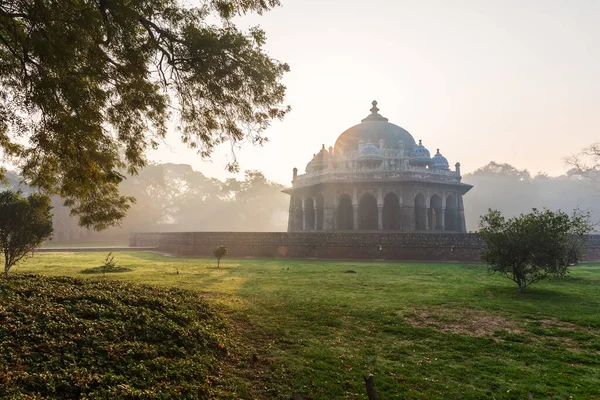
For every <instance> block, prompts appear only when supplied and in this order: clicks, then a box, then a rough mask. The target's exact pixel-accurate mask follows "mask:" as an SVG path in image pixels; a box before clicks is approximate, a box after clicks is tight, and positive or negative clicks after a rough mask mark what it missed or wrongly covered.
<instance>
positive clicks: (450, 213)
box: [445, 194, 458, 231]
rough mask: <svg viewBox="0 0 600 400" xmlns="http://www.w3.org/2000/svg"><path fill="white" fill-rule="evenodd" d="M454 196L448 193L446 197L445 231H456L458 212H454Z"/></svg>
mask: <svg viewBox="0 0 600 400" xmlns="http://www.w3.org/2000/svg"><path fill="white" fill-rule="evenodd" d="M456 209H457V207H456V197H454V195H452V194H451V195H449V196H448V197H446V217H445V218H446V219H445V222H446V224H445V225H446V226H445V228H446V230H447V231H456V230H457V226H458V223H457V222H458V213H457V212H456Z"/></svg>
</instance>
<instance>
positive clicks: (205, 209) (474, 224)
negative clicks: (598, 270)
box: [4, 158, 600, 242]
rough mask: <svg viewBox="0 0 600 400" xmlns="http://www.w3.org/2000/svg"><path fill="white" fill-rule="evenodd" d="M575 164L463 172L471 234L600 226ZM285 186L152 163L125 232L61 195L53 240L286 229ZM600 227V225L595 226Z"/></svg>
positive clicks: (591, 188) (128, 189)
mask: <svg viewBox="0 0 600 400" xmlns="http://www.w3.org/2000/svg"><path fill="white" fill-rule="evenodd" d="M576 161H577V162H578V164H577V165H575V164H572V165H573V168H571V169H570V170H569V171H567V172H566V173H565V174H564V175H561V176H557V177H550V176H548V175H547V174H544V173H538V174H536V175H532V174H530V173H529V171H527V170H525V169H522V170H521V169H518V168H516V167H514V166H512V165H510V164H506V163H497V162H490V163H489V164H487V165H485V166H484V167H481V168H479V169H477V170H475V171H474V172H472V173H469V174H466V175H465V176H464V178H463V181H464V182H466V183H469V184H472V185H473V186H474V187H473V189H472V190H471V191H470V192H469V193H468V194H467V195H466V196H465V200H464V201H465V213H466V219H467V229H468V230H469V231H477V230H478V221H479V219H480V217H481V216H482V215H485V214H486V213H487V211H488V210H489V209H490V208H491V209H494V210H498V211H500V212H501V213H502V215H504V216H505V217H506V218H511V217H515V216H518V215H520V214H525V213H528V212H530V211H531V209H532V208H537V209H544V208H547V209H550V210H559V209H560V210H563V211H565V212H571V211H572V210H574V209H579V210H582V211H585V212H589V214H590V215H591V222H592V223H593V224H596V223H598V222H599V221H600V183H599V180H598V179H596V177H598V176H600V174H598V171H595V170H594V169H593V168H590V166H592V167H593V166H594V165H595V164H593V163H591V164H590V163H588V164H587V165H588V167H587V169H585V168H586V164H585V163H583V159H580V158H578V159H577V160H576ZM6 178H7V181H8V184H7V185H4V186H5V187H6V186H8V187H11V188H13V189H17V188H20V189H21V190H22V191H23V192H24V194H27V193H28V191H31V190H30V189H29V188H28V187H27V186H26V185H23V184H19V183H20V181H21V178H20V176H18V175H17V174H16V173H14V172H10V171H9V172H8V173H7V174H6ZM282 189H283V185H281V184H279V183H276V182H272V181H269V180H268V179H267V178H266V177H265V176H264V175H263V174H262V173H261V172H259V171H246V173H245V176H244V178H243V179H236V178H230V179H226V180H219V179H215V178H209V177H207V176H205V175H204V174H203V173H202V172H199V171H194V170H193V169H192V167H191V166H189V165H185V164H152V165H149V166H147V167H146V168H144V169H143V170H141V171H140V173H139V174H138V175H136V176H132V177H129V178H128V179H126V180H125V181H123V182H122V183H121V185H120V189H119V190H120V192H121V193H122V194H123V195H125V196H132V197H135V198H136V202H135V204H133V206H132V208H131V210H130V211H129V212H128V214H127V216H126V217H125V219H124V220H123V222H122V224H121V227H119V228H110V229H108V230H106V231H103V232H95V231H92V230H88V229H85V228H82V227H80V226H79V225H78V221H77V218H74V217H71V216H70V215H69V209H68V208H67V207H65V206H64V205H63V201H62V199H61V198H59V197H53V198H52V206H53V212H54V221H53V222H54V240H55V241H57V242H76V241H107V240H111V241H114V240H119V241H125V240H127V237H128V234H129V233H130V232H134V231H262V232H266V231H285V230H286V229H287V219H288V205H289V203H288V202H289V198H288V196H287V195H285V194H283V193H281V190H282ZM595 229H596V230H598V225H595Z"/></svg>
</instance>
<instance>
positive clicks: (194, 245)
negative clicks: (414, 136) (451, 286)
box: [129, 231, 600, 262]
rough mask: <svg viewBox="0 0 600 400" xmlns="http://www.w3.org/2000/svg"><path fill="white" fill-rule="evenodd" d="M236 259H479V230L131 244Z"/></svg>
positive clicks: (243, 235) (206, 236)
mask: <svg viewBox="0 0 600 400" xmlns="http://www.w3.org/2000/svg"><path fill="white" fill-rule="evenodd" d="M588 239H589V241H588V249H587V254H586V259H587V260H588V261H600V235H589V236H588ZM220 245H223V246H226V247H227V249H228V251H229V252H228V256H230V257H262V258H320V259H367V260H408V261H410V260H414V261H463V262H479V261H480V258H479V254H480V252H481V249H482V247H483V241H482V239H481V237H480V236H479V235H478V234H476V233H401V232H352V231H348V232H164V233H157V232H141V233H132V234H131V235H130V238H129V246H130V247H131V248H139V247H144V248H153V250H155V251H159V252H164V253H170V254H174V255H179V256H204V257H212V255H213V250H214V249H215V248H216V247H217V246H220Z"/></svg>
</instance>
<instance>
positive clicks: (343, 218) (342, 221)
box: [336, 194, 354, 231]
mask: <svg viewBox="0 0 600 400" xmlns="http://www.w3.org/2000/svg"><path fill="white" fill-rule="evenodd" d="M336 219H337V221H336V222H337V225H336V226H337V229H338V230H342V231H350V230H352V229H354V214H353V210H352V199H351V198H350V196H349V195H347V194H344V195H342V196H341V197H340V198H339V201H338V206H337V215H336Z"/></svg>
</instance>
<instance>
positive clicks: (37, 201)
mask: <svg viewBox="0 0 600 400" xmlns="http://www.w3.org/2000/svg"><path fill="white" fill-rule="evenodd" d="M51 210H52V206H51V205H50V198H49V197H48V196H45V195H41V194H39V193H33V194H30V195H29V197H27V198H23V197H22V196H21V193H19V192H13V191H11V190H5V191H2V192H0V250H1V251H2V253H3V255H4V274H5V275H6V276H8V271H9V270H10V269H11V268H12V267H13V266H14V265H15V264H16V263H17V262H19V261H20V260H22V259H23V258H25V257H27V256H28V255H30V254H33V251H34V250H35V249H36V248H37V247H39V246H40V245H41V244H42V243H43V242H44V240H46V239H48V238H49V237H50V236H52V213H51Z"/></svg>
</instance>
